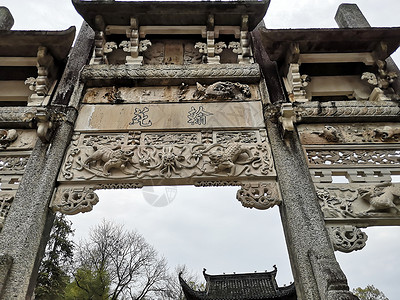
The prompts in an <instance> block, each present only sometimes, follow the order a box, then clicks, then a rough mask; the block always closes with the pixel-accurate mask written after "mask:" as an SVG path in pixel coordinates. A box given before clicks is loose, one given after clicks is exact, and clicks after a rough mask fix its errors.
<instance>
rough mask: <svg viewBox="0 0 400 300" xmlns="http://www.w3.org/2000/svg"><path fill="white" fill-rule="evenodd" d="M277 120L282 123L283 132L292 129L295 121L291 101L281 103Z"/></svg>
mask: <svg viewBox="0 0 400 300" xmlns="http://www.w3.org/2000/svg"><path fill="white" fill-rule="evenodd" d="M279 121H280V123H281V124H282V127H283V130H284V132H287V131H294V122H295V121H296V117H295V113H294V110H293V106H292V104H291V103H283V104H282V106H281V116H280V117H279Z"/></svg>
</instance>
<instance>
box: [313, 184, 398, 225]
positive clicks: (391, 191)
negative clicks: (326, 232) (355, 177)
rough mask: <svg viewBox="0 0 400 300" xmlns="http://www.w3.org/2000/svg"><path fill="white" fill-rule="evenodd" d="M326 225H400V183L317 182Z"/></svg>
mask: <svg viewBox="0 0 400 300" xmlns="http://www.w3.org/2000/svg"><path fill="white" fill-rule="evenodd" d="M316 190H317V196H318V200H319V203H320V205H321V210H322V212H323V214H324V218H325V222H326V223H327V224H330V225H333V224H346V225H349V224H353V225H358V226H373V225H400V183H390V182H386V183H377V184H362V183H359V184H316Z"/></svg>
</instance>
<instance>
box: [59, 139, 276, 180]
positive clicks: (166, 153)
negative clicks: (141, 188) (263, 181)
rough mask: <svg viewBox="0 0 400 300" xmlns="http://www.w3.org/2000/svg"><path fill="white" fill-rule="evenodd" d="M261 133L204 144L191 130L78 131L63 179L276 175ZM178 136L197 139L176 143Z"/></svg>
mask: <svg viewBox="0 0 400 300" xmlns="http://www.w3.org/2000/svg"><path fill="white" fill-rule="evenodd" d="M255 132H256V134H255V136H256V138H257V139H258V140H257V141H255V140H254V139H253V140H249V139H248V137H247V136H246V135H244V136H243V135H240V134H239V135H238V136H237V138H233V136H232V133H233V132H228V133H227V134H228V136H229V137H228V138H227V139H225V141H226V143H215V142H213V143H210V144H203V143H200V142H199V135H198V134H199V133H190V132H183V133H158V134H157V133H144V134H142V135H140V134H139V133H136V132H132V133H130V134H129V133H127V134H93V135H91V134H76V135H75V136H74V137H73V142H72V144H71V145H70V147H69V149H68V151H67V155H66V158H65V161H64V163H63V167H62V169H61V172H60V174H59V178H58V180H59V181H61V182H63V181H67V182H71V181H74V182H75V181H78V182H82V181H83V182H89V181H91V182H105V183H111V182H112V181H117V182H120V181H125V182H141V183H143V184H150V185H157V184H167V185H168V184H193V183H195V182H198V181H199V180H219V179H221V180H224V181H225V180H232V179H237V178H243V180H244V181H249V180H253V178H275V170H274V167H273V161H272V157H271V152H270V148H269V145H268V143H266V142H265V141H263V140H265V136H264V134H265V131H262V133H258V132H257V131H255ZM222 134H223V132H218V133H217V134H215V136H220V137H221V136H222ZM178 139H181V140H185V139H186V141H188V142H192V143H187V144H183V143H179V142H178V143H175V141H177V140H178ZM211 141H213V140H211ZM242 141H245V142H242ZM253 141H255V142H253ZM171 142H173V143H171ZM110 180H111V181H110Z"/></svg>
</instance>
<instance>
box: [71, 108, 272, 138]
mask: <svg viewBox="0 0 400 300" xmlns="http://www.w3.org/2000/svg"><path fill="white" fill-rule="evenodd" d="M264 126H265V125H264V119H263V115H262V107H261V102H259V101H257V102H231V103H176V104H175V103H174V104H168V105H166V104H165V105H159V104H135V105H83V106H82V107H81V109H80V113H79V116H78V119H77V122H76V127H75V130H76V131H124V130H125V131H129V130H176V129H186V130H187V129H189V130H193V129H204V128H234V129H237V128H242V129H245V128H264Z"/></svg>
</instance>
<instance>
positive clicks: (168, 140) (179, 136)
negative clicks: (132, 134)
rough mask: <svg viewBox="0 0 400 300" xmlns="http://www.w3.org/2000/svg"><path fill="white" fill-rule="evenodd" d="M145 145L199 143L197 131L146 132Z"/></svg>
mask: <svg viewBox="0 0 400 300" xmlns="http://www.w3.org/2000/svg"><path fill="white" fill-rule="evenodd" d="M143 141H144V144H145V145H169V144H197V143H198V135H197V134H196V133H191V132H190V133H185V132H180V133H172V132H166V133H146V134H145V135H144V138H143Z"/></svg>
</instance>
